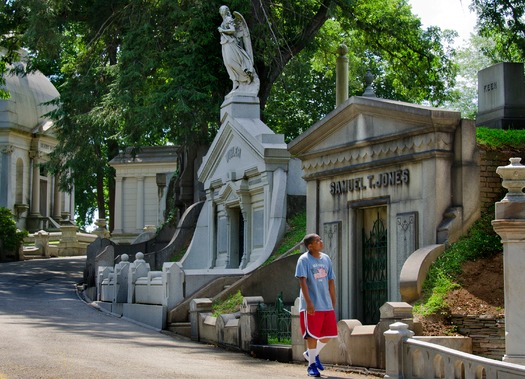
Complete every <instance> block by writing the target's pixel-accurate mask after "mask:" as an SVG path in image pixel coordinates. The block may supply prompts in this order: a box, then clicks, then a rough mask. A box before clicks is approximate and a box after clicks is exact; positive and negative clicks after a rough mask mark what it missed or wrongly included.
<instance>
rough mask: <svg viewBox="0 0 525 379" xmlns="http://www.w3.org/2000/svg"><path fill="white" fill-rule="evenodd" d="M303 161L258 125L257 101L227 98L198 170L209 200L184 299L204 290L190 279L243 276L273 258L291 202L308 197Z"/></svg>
mask: <svg viewBox="0 0 525 379" xmlns="http://www.w3.org/2000/svg"><path fill="white" fill-rule="evenodd" d="M298 163H299V162H298V161H297V160H290V154H289V152H288V150H287V146H286V143H285V142H284V136H283V135H280V134H275V133H274V132H273V131H272V130H271V129H270V128H269V127H268V126H267V125H266V124H264V123H263V122H262V121H261V119H260V107H259V99H258V98H257V96H253V95H240V94H235V93H234V94H230V95H229V96H227V97H226V99H225V101H224V103H223V104H222V107H221V127H220V129H219V132H218V133H217V136H216V137H215V139H214V141H213V143H212V145H211V146H210V148H209V150H208V153H207V154H206V156H205V157H204V159H203V163H202V164H201V166H200V168H199V171H198V178H199V181H200V182H201V183H203V184H204V190H205V192H206V200H205V203H204V205H203V208H202V210H201V213H200V215H199V219H198V222H197V227H196V229H195V234H194V237H193V239H192V242H191V244H190V246H189V248H188V251H187V252H186V254H185V256H184V257H183V259H182V260H181V264H182V266H183V268H184V271H185V273H186V280H187V283H186V289H187V293H191V292H192V291H191V288H195V289H196V288H198V287H200V286H201V285H202V284H203V283H202V282H201V283H200V285H197V284H195V286H196V287H194V285H192V284H191V283H192V280H191V276H192V275H197V276H199V275H201V276H202V275H208V276H209V277H214V276H223V275H235V274H237V275H238V274H243V273H247V272H250V271H252V270H254V269H255V268H257V267H259V266H260V265H261V264H262V263H264V261H265V260H266V259H267V258H268V257H269V256H270V254H271V253H272V251H273V249H274V248H275V247H276V245H277V243H278V242H279V240H280V238H281V237H282V236H283V234H284V231H285V226H286V211H287V197H288V196H301V195H302V196H304V195H305V187H304V181H303V180H302V179H301V171H300V166H299V164H298ZM202 279H204V278H202ZM209 280H210V279H206V281H209Z"/></svg>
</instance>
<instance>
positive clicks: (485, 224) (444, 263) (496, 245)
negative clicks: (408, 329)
mask: <svg viewBox="0 0 525 379" xmlns="http://www.w3.org/2000/svg"><path fill="white" fill-rule="evenodd" d="M493 214H494V212H493V211H492V212H490V213H489V212H488V213H486V214H484V215H482V217H481V218H480V219H479V220H478V221H477V222H475V223H474V225H473V226H472V227H471V228H470V230H469V231H468V233H467V234H466V235H464V236H462V237H461V238H460V239H459V240H458V241H457V242H455V243H453V244H451V245H450V246H449V247H448V248H447V249H446V250H445V252H444V253H443V254H441V255H440V256H439V257H438V259H436V261H435V262H434V263H433V264H432V266H431V267H430V270H429V272H428V275H427V279H426V280H425V283H424V285H423V298H422V300H420V301H418V302H417V303H416V305H415V306H414V312H415V313H419V314H423V315H429V314H436V313H439V312H442V311H444V310H445V309H446V307H447V304H446V302H445V299H446V296H447V294H448V293H449V292H450V291H451V290H453V289H454V288H457V287H458V286H460V283H457V282H456V277H457V275H459V274H460V273H461V272H462V269H461V266H462V264H463V263H464V262H466V261H473V260H476V259H479V258H485V257H490V256H493V255H495V254H499V253H501V252H502V250H503V248H502V244H501V239H500V237H499V236H498V235H497V234H496V232H495V231H494V229H493V228H492V224H491V221H492V220H493Z"/></svg>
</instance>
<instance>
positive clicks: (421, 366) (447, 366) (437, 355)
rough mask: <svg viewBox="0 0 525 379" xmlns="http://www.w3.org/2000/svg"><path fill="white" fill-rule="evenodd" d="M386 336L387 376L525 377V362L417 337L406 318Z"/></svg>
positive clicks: (472, 378)
mask: <svg viewBox="0 0 525 379" xmlns="http://www.w3.org/2000/svg"><path fill="white" fill-rule="evenodd" d="M384 336H385V345H386V350H385V351H386V370H385V376H384V377H385V378H390V379H401V378H403V379H412V378H414V379H415V378H469V379H478V378H479V379H481V378H486V379H495V378H513V379H517V378H525V366H522V365H518V364H514V363H508V362H501V361H497V360H493V359H488V358H484V357H479V356H477V355H473V354H468V353H464V352H461V351H458V350H455V349H451V348H448V347H444V346H440V345H436V344H434V343H430V342H425V341H421V340H417V339H415V338H412V337H413V336H414V333H413V332H412V331H411V330H409V329H408V325H407V324H405V323H402V322H396V323H393V324H391V325H390V329H389V330H387V331H386V332H385V333H384Z"/></svg>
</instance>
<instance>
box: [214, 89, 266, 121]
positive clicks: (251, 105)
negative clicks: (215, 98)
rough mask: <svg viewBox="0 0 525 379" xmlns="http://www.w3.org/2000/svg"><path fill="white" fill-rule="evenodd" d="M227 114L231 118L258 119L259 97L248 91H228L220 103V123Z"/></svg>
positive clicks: (259, 114) (259, 113)
mask: <svg viewBox="0 0 525 379" xmlns="http://www.w3.org/2000/svg"><path fill="white" fill-rule="evenodd" d="M227 114H228V115H230V116H231V117H233V118H251V119H260V118H261V108H260V101H259V98H258V97H257V96H256V95H253V94H250V93H243V92H237V91H235V92H230V93H229V94H228V95H227V96H226V97H225V98H224V101H223V103H222V105H221V123H222V122H223V121H224V117H225V116H226V115H227Z"/></svg>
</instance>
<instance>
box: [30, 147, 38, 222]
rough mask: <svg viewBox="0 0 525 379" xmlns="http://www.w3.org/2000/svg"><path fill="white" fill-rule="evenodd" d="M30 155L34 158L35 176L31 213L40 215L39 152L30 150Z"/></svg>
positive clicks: (33, 179)
mask: <svg viewBox="0 0 525 379" xmlns="http://www.w3.org/2000/svg"><path fill="white" fill-rule="evenodd" d="M30 157H31V158H32V160H33V178H32V181H31V183H33V186H32V188H31V191H32V192H31V215H35V216H38V215H40V167H39V166H38V163H39V160H38V152H35V151H32V152H30Z"/></svg>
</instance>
